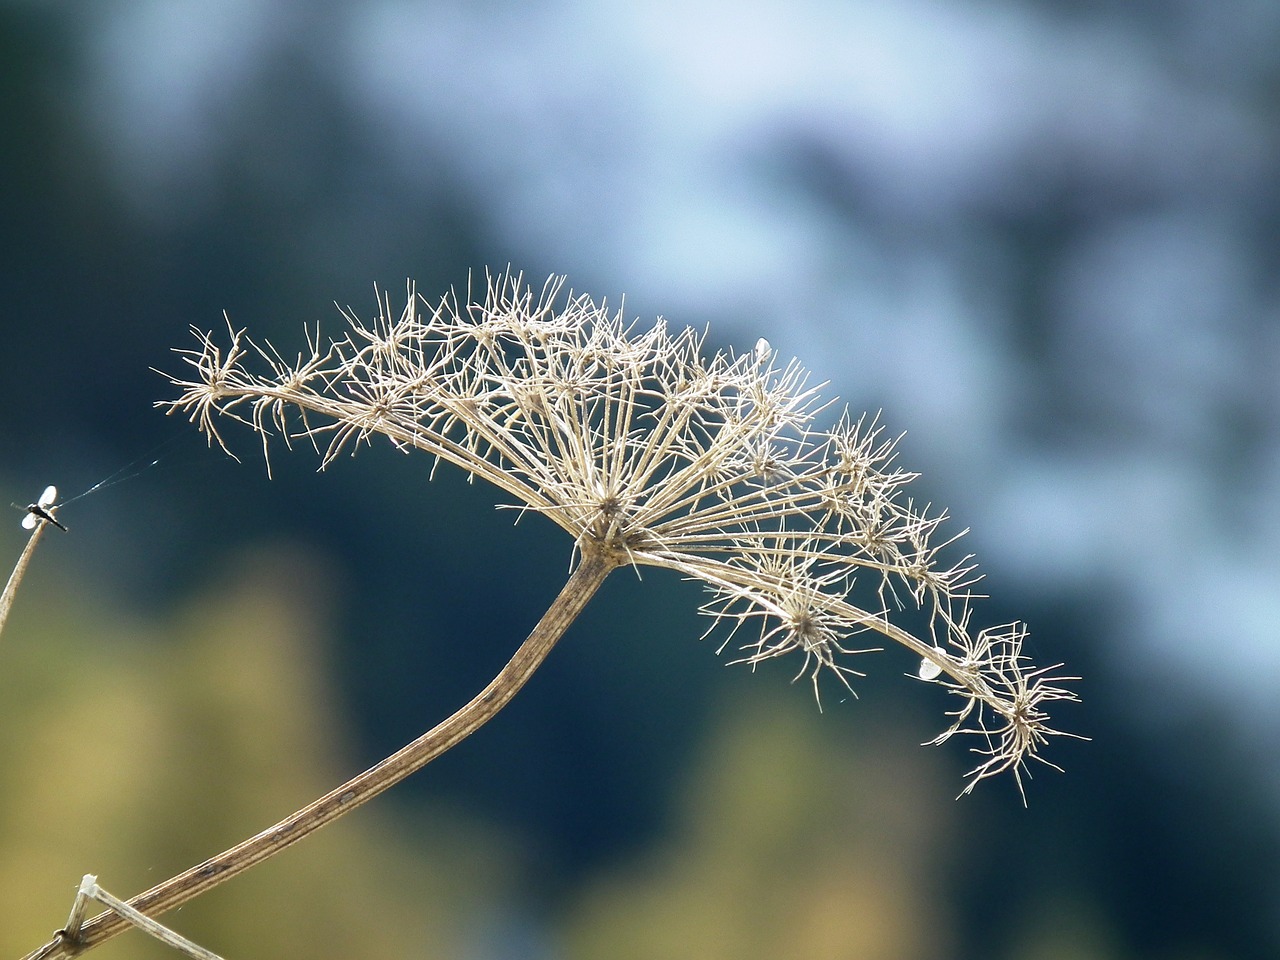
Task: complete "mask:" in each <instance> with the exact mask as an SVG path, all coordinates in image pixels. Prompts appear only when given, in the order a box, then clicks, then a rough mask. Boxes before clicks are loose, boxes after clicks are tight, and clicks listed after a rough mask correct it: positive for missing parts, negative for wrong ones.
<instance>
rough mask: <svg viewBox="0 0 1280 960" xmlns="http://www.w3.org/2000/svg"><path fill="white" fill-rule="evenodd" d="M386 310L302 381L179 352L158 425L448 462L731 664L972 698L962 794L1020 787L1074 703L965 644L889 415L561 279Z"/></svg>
mask: <svg viewBox="0 0 1280 960" xmlns="http://www.w3.org/2000/svg"><path fill="white" fill-rule="evenodd" d="M379 305H380V308H381V309H380V313H379V316H378V317H377V318H376V319H374V320H373V321H372V322H370V323H364V322H361V321H360V320H358V319H357V318H356V317H355V315H354V314H352V313H351V312H350V311H347V312H346V313H345V316H346V320H347V322H348V324H349V330H348V332H347V333H346V335H345V336H344V337H342V338H341V339H337V340H334V341H332V342H330V343H327V344H324V345H322V344H321V341H320V338H319V336H318V334H317V335H315V336H312V337H309V338H308V346H307V350H306V351H304V352H303V353H302V354H300V355H299V356H298V358H297V359H296V360H295V361H293V362H289V361H286V360H285V359H284V358H283V356H282V355H281V354H279V353H278V352H277V351H276V350H275V349H274V348H272V347H270V346H269V345H259V344H256V343H254V342H252V341H251V340H250V339H248V338H247V337H245V336H244V333H243V331H239V332H236V331H230V342H229V344H227V345H226V346H225V347H222V346H219V345H218V342H217V341H216V340H215V339H214V337H213V335H211V334H207V333H200V332H198V331H197V334H196V335H197V338H198V340H199V345H198V347H197V348H196V349H194V350H183V351H179V352H180V353H181V354H182V355H183V358H184V359H185V360H186V362H187V363H188V364H190V366H191V367H192V369H193V370H194V371H195V373H194V376H193V377H191V379H177V378H175V379H174V383H175V384H176V385H177V386H178V387H179V388H180V390H181V393H180V395H179V396H178V398H177V399H175V400H173V401H169V402H167V403H165V404H162V406H166V407H168V408H170V410H171V411H180V412H182V413H184V414H186V415H187V416H189V417H190V419H191V420H192V421H193V422H195V423H197V424H198V425H199V427H200V429H201V430H203V431H204V432H205V433H206V434H207V435H208V437H209V439H210V442H211V443H212V442H217V443H219V444H220V445H222V438H221V436H220V435H219V432H218V427H217V424H216V422H215V418H214V414H215V413H218V414H222V415H226V416H230V417H232V418H234V419H239V420H241V421H243V422H245V423H247V424H249V425H250V426H252V427H253V428H254V429H255V430H257V431H259V432H260V433H261V434H262V435H263V438H264V445H265V443H266V439H265V438H266V437H267V436H268V435H269V434H272V433H275V434H279V435H280V436H282V437H283V438H284V439H285V441H286V442H290V441H292V440H293V439H297V438H305V439H307V440H308V441H309V442H311V443H312V444H314V445H316V446H317V448H318V449H321V450H322V452H323V465H327V464H329V463H330V462H331V461H332V460H333V459H334V458H335V457H336V456H338V455H339V454H340V453H341V452H342V451H343V450H346V449H348V448H352V449H353V448H354V447H355V446H356V445H358V444H359V443H361V442H368V441H370V440H371V439H372V437H373V435H374V434H381V435H383V436H385V437H387V438H388V439H389V440H390V441H391V442H392V443H393V444H395V445H396V446H397V447H399V448H401V449H404V450H411V449H414V448H416V449H419V450H422V451H424V452H426V453H429V454H431V455H433V456H434V457H436V458H437V460H438V461H439V460H443V461H447V462H449V463H452V464H455V465H456V466H458V467H461V468H462V469H463V470H465V471H467V472H468V473H469V474H471V475H472V476H477V477H481V478H483V479H485V480H488V481H489V482H490V483H492V484H494V485H495V486H497V487H499V488H501V489H502V490H503V491H505V492H506V493H507V494H508V495H509V496H511V497H512V498H514V501H515V503H514V504H512V505H513V506H516V507H518V508H519V509H521V510H534V511H537V512H538V513H541V514H544V515H545V516H547V517H548V518H549V519H551V520H552V521H553V522H554V523H556V524H557V525H559V526H560V527H562V528H564V530H565V531H566V532H568V534H569V535H570V536H571V537H572V538H573V541H574V543H575V545H576V549H577V550H578V551H579V552H580V553H581V554H583V555H586V554H590V555H592V556H593V557H605V558H607V559H608V560H609V562H610V563H611V564H613V565H616V566H622V565H636V566H639V565H651V566H658V567H666V568H668V569H671V570H675V571H678V572H679V573H681V574H683V575H684V576H687V577H691V578H695V579H697V580H700V581H702V582H703V583H704V584H705V585H706V587H707V589H708V590H709V591H710V594H711V597H710V599H709V601H708V602H707V603H706V604H705V605H704V607H703V612H704V613H707V614H709V615H710V616H711V617H712V618H713V625H712V629H713V630H714V629H715V628H716V627H717V626H719V627H723V628H726V629H725V633H726V637H725V640H724V643H723V644H722V648H723V646H725V645H728V644H729V643H731V642H733V641H734V640H735V639H736V638H738V637H739V634H742V639H740V640H738V644H739V650H740V651H741V654H740V657H739V660H740V661H741V662H745V663H749V664H752V665H755V664H759V663H762V662H764V661H766V660H770V659H773V658H776V657H783V656H790V655H793V654H794V655H797V656H798V657H799V659H800V661H801V666H800V670H799V673H798V674H797V679H799V678H800V677H806V678H808V679H809V680H810V682H811V683H812V686H813V690H814V693H815V695H817V693H818V690H819V680H820V678H821V677H822V676H824V675H825V676H830V677H833V678H835V680H836V681H837V682H839V683H840V684H842V685H843V686H845V687H847V688H849V689H852V688H851V687H850V678H851V677H853V676H856V675H858V671H857V670H856V669H855V668H854V667H853V666H852V665H851V661H852V659H853V657H854V656H855V655H857V654H859V653H865V652H868V651H867V650H865V649H861V648H858V647H855V645H854V644H853V638H855V637H861V636H863V635H868V634H870V635H876V636H879V637H883V638H888V639H889V640H892V641H894V642H895V643H898V644H900V645H902V646H904V647H906V648H907V649H908V650H909V651H911V653H913V654H914V655H915V657H917V658H919V659H920V661H921V667H920V669H919V671H918V675H919V677H920V679H923V680H930V681H935V682H938V683H940V684H942V685H943V686H944V687H945V688H946V689H947V690H948V691H950V692H951V693H953V694H955V695H956V696H957V697H959V698H960V700H961V705H960V707H959V708H958V709H957V710H955V711H954V712H953V713H952V718H953V722H952V723H951V725H950V727H949V728H948V729H947V731H946V732H945V733H944V734H943V735H942V736H941V737H939V740H943V739H946V738H947V737H949V736H951V735H952V734H955V733H974V734H977V735H978V736H979V737H980V738H982V746H980V747H978V748H977V752H978V753H980V755H981V756H982V757H983V760H982V763H981V764H980V765H979V766H978V767H977V768H976V769H974V770H973V771H972V772H971V779H970V782H969V785H968V787H967V788H966V789H969V788H971V787H972V786H973V783H975V782H976V781H977V780H979V779H981V778H983V777H986V776H989V775H991V774H994V773H996V772H998V771H1000V770H1004V769H1012V770H1013V771H1014V773H1015V776H1018V778H1019V780H1018V782H1019V786H1021V773H1022V772H1024V771H1025V770H1026V761H1027V760H1028V759H1030V758H1033V757H1034V758H1036V759H1040V758H1039V757H1037V755H1036V751H1037V750H1038V748H1039V747H1040V746H1042V745H1043V744H1044V743H1045V742H1046V740H1047V738H1048V737H1050V736H1054V735H1056V731H1054V730H1052V729H1051V728H1050V726H1049V724H1048V717H1047V715H1046V714H1045V712H1044V710H1043V705H1044V704H1046V703H1047V702H1049V701H1052V700H1073V699H1075V697H1074V695H1073V694H1072V693H1070V692H1069V691H1067V690H1065V689H1064V688H1062V687H1061V686H1058V684H1059V683H1061V682H1062V680H1063V679H1064V678H1052V677H1049V676H1047V674H1046V671H1044V670H1036V669H1034V668H1032V667H1031V666H1030V665H1029V664H1027V663H1026V661H1025V659H1024V657H1023V655H1022V652H1021V650H1022V638H1023V636H1024V631H1023V629H1022V628H1021V627H1020V626H1019V625H1016V624H1015V625H1010V626H1006V627H1002V628H997V629H995V630H984V631H980V632H978V633H976V634H974V633H972V632H971V631H970V629H969V627H968V623H969V618H970V602H971V600H972V599H973V597H974V595H973V594H972V593H971V588H972V586H973V584H974V583H975V582H976V580H977V579H978V578H977V576H976V574H975V572H974V566H973V564H972V563H971V562H970V558H968V557H960V558H959V559H958V560H957V561H955V562H946V561H944V560H942V558H941V556H940V554H941V552H942V551H943V549H944V548H945V547H948V546H949V545H950V544H951V542H952V541H953V540H955V539H956V537H949V538H948V537H940V536H939V533H938V531H939V529H940V527H941V526H942V523H943V520H944V518H945V514H943V513H930V512H929V508H928V507H919V506H917V505H916V504H915V503H914V501H913V500H912V499H911V498H910V497H909V496H906V495H904V489H905V488H907V487H909V485H910V483H911V481H912V480H914V479H915V474H912V473H908V472H906V471H904V470H902V469H900V468H898V467H896V466H895V465H894V459H895V454H894V441H893V440H892V439H890V438H886V437H885V436H884V433H883V431H882V429H881V428H880V426H879V424H878V423H877V422H876V420H875V419H868V418H866V417H862V416H858V417H855V416H852V415H851V414H850V413H848V412H847V411H846V412H844V413H842V414H840V415H838V416H836V417H834V420H833V422H831V423H830V424H829V425H828V426H825V427H824V426H821V425H819V424H818V423H817V417H818V416H819V415H820V414H821V413H822V412H823V411H824V410H826V409H827V408H828V407H829V406H830V401H824V400H823V399H822V398H821V397H820V396H819V393H818V389H819V388H816V387H810V386H808V375H807V373H806V371H805V370H804V369H803V367H801V366H800V364H799V363H798V362H796V361H794V360H791V361H788V362H785V363H784V362H781V360H780V358H779V354H778V352H777V350H776V349H775V348H774V347H773V346H772V345H771V344H770V343H769V342H768V341H767V340H764V339H763V338H762V339H760V340H759V341H758V342H757V343H756V345H755V347H754V349H753V350H752V351H751V352H750V353H746V354H743V355H735V354H733V353H715V354H713V355H710V356H708V355H707V354H706V353H705V351H704V342H703V340H704V338H703V335H701V334H699V333H697V332H695V331H693V330H689V329H683V330H677V331H672V330H671V329H669V328H668V327H667V325H666V324H665V323H664V322H661V321H659V322H657V323H655V324H653V325H651V326H648V327H643V328H642V327H639V326H636V325H632V324H628V323H627V322H626V321H625V320H624V318H623V316H622V314H621V313H620V312H612V311H610V310H609V309H608V308H607V307H606V305H605V304H604V303H595V302H593V301H592V300H590V299H588V298H587V297H585V296H580V295H575V294H573V293H572V292H565V291H564V290H563V285H562V280H561V279H559V278H552V279H551V280H550V281H548V283H547V284H546V285H545V286H543V288H542V289H541V291H540V292H535V291H534V290H533V289H532V288H530V287H528V286H526V285H525V284H524V283H523V280H522V278H521V277H520V276H512V275H503V276H500V277H496V278H491V279H490V280H489V281H488V283H487V285H486V289H485V291H484V295H483V296H482V297H480V298H472V297H471V296H470V295H468V296H466V297H464V298H461V299H460V298H458V297H457V296H455V295H453V294H450V295H449V296H446V297H445V298H443V299H442V300H441V301H440V302H439V303H438V304H436V305H434V306H432V305H429V304H427V303H426V302H425V301H423V300H421V299H420V298H419V297H418V296H417V294H416V291H415V289H414V287H413V285H412V284H410V285H409V289H408V297H407V302H406V305H405V307H404V309H403V310H402V311H393V310H392V307H391V302H390V299H389V298H387V297H386V296H385V295H384V296H381V297H380V298H379ZM255 360H256V361H257V363H258V366H259V367H260V368H261V372H255V371H254V370H251V369H250V366H251V364H252V362H253V361H255ZM290 411H294V412H296V413H297V414H298V416H297V417H296V418H295V417H291V416H290V415H289V412H290ZM223 449H226V448H225V445H224V446H223ZM904 608H910V609H913V610H919V611H923V612H924V614H925V620H926V621H927V623H928V627H927V629H926V630H925V631H924V633H923V635H920V636H917V635H916V634H914V633H912V632H910V631H909V630H907V629H906V628H905V627H904V626H902V625H901V624H900V623H899V622H897V620H896V617H897V614H898V612H899V611H902V610H903V609H904ZM919 619H920V618H919V617H918V616H915V617H914V620H915V621H917V622H918V621H919ZM1051 669H1052V668H1051ZM1044 762H1047V761H1044Z"/></svg>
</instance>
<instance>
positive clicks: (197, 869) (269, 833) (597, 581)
mask: <svg viewBox="0 0 1280 960" xmlns="http://www.w3.org/2000/svg"><path fill="white" fill-rule="evenodd" d="M618 565H619V564H618V560H617V559H616V558H615V557H612V556H609V555H607V554H606V553H604V552H592V551H590V550H583V552H582V559H581V562H580V563H579V564H578V567H577V568H576V569H575V570H574V571H573V573H572V574H571V575H570V577H569V580H568V582H567V583H566V584H565V585H564V587H563V588H562V589H561V591H560V593H559V595H558V596H557V597H556V599H555V601H554V602H553V603H552V604H551V606H550V607H549V608H548V610H547V612H546V613H545V614H543V616H542V619H541V620H539V621H538V625H537V626H536V627H534V628H533V632H531V633H530V634H529V636H528V638H527V639H526V640H525V641H524V643H522V644H521V645H520V648H519V649H518V650H516V652H515V654H514V655H513V656H512V658H511V660H510V661H508V663H507V665H506V666H504V667H503V668H502V670H501V671H499V673H498V674H497V676H495V677H494V678H493V680H491V681H490V682H489V685H488V686H486V687H485V688H484V689H483V690H481V691H480V692H479V693H478V694H477V695H476V696H475V697H474V698H473V699H472V700H471V701H470V702H469V703H468V704H467V705H466V706H464V707H462V708H461V709H460V710H458V711H457V712H456V713H454V714H453V715H452V716H450V717H449V718H448V719H446V720H443V721H441V722H440V723H439V724H437V725H436V726H434V727H432V728H431V729H430V730H428V731H427V732H426V733H424V734H423V735H422V736H420V737H419V738H418V739H416V740H414V741H413V742H412V743H410V744H408V745H407V746H404V747H402V748H401V749H400V750H398V751H397V752H395V753H393V754H392V755H391V756H389V757H387V758H386V759H385V760H382V761H380V762H379V763H377V764H375V765H374V766H372V767H370V768H369V769H368V770H366V771H364V772H363V773H361V774H359V775H358V776H356V777H354V778H352V779H351V780H348V781H347V782H346V783H344V784H342V786H340V787H337V788H336V789H334V790H331V791H330V792H329V793H327V794H325V795H324V796H323V797H320V798H319V799H318V800H315V801H313V802H312V803H310V804H308V805H307V806H305V807H303V808H302V809H301V810H298V811H297V812H295V813H292V814H290V815H289V816H287V817H285V818H284V819H283V820H281V821H280V822H279V823H277V824H276V825H275V826H272V827H268V828H267V829H266V830H263V831H262V832H261V833H259V834H257V835H255V836H252V837H250V838H249V839H247V840H244V841H242V842H241V843H238V844H236V845H235V846H234V847H231V848H230V849H228V850H224V851H223V852H222V853H220V854H218V855H217V856H214V857H210V858H209V859H208V860H205V861H204V862H203V863H199V864H197V865H196V866H194V867H191V868H190V869H189V870H186V871H184V872H182V873H180V874H178V875H176V876H174V877H170V878H169V879H168V880H165V881H164V882H163V883H159V884H157V885H156V886H154V887H152V888H151V889H150V890H146V891H144V892H143V893H140V894H138V895H137V896H135V897H133V898H132V899H131V900H129V901H128V905H129V906H130V907H132V908H134V909H135V910H138V911H140V912H142V913H144V914H146V915H147V916H151V917H155V916H159V915H161V914H163V913H165V912H166V911H168V910H172V909H173V908H174V907H177V906H180V905H182V904H184V903H186V902H188V901H189V900H192V899H193V898H195V897H197V896H199V895H200V894H202V893H204V892H205V891H207V890H209V889H211V888H213V887H215V886H217V885H218V884H219V883H222V882H223V881H225V880H230V879H231V878H232V877H234V876H236V875H237V874H240V873H243V872H244V871H245V870H248V869H249V868H250V867H252V866H254V865H255V864H257V863H261V862H262V861H263V860H266V859H267V858H269V857H272V856H274V855H275V854H277V853H279V852H280V851H281V850H283V849H284V848H285V847H287V846H290V845H291V844H294V843H296V842H297V841H299V840H301V839H302V838H303V837H305V836H306V835H307V834H309V833H311V832H312V831H315V830H318V829H319V828H320V827H323V826H324V825H325V824H327V823H329V822H331V821H333V820H336V819H337V818H338V817H340V816H342V815H343V814H345V813H349V812H350V811H352V810H354V809H355V808H356V807H358V806H360V805H361V804H362V803H364V802H366V801H367V800H371V799H373V798H374V797H376V796H377V795H378V794H380V793H382V792H383V791H384V790H386V789H388V788H390V787H392V786H394V785H395V784H397V783H399V782H400V781H401V780H403V779H404V778H405V777H407V776H409V775H410V774H411V773H415V772H416V771H418V770H420V769H422V768H423V767H424V766H426V765H427V764H428V763H430V762H431V761H432V760H434V759H435V758H436V757H438V756H440V755H441V754H442V753H444V752H445V751H447V750H449V749H450V748H451V747H454V746H456V745H457V744H458V743H460V742H461V741H462V740H464V739H466V738H467V737H468V736H470V735H471V734H473V733H475V731H476V730H478V729H480V727H482V726H484V724H485V723H487V722H488V721H489V720H491V719H492V718H493V717H494V715H495V714H497V712H498V711H499V710H501V709H502V708H503V707H504V706H506V705H507V703H508V702H510V700H511V698H512V697H513V696H515V694H516V692H517V691H518V690H519V689H520V688H521V687H523V686H524V684H525V682H526V681H527V680H528V679H529V678H530V677H531V676H532V675H533V672H534V671H535V670H537V669H538V667H539V666H540V665H541V664H542V662H543V661H544V660H545V659H546V658H547V654H549V653H550V652H551V648H552V647H554V646H555V644H556V641H558V640H559V639H560V637H561V636H562V635H563V634H564V632H565V630H567V629H568V627H569V625H570V624H571V623H573V621H574V620H575V619H576V618H577V616H578V614H579V613H581V612H582V609H583V608H584V607H585V606H586V605H587V601H588V600H590V599H591V597H592V596H593V595H594V594H595V592H596V590H597V589H599V587H600V585H601V584H602V583H603V582H604V579H605V577H607V576H608V575H609V573H610V572H611V571H612V570H613V569H614V568H615V567H617V566H618ZM129 928H130V924H129V923H128V921H126V920H125V919H124V918H122V917H121V916H119V915H118V914H116V913H113V912H111V911H107V912H104V913H100V914H98V915H97V916H95V917H93V918H91V919H89V920H87V921H86V922H85V923H84V925H83V926H82V927H81V928H80V933H79V936H78V937H76V938H75V939H74V940H71V939H70V938H69V937H68V936H67V935H66V933H65V932H63V931H59V932H58V933H57V934H56V935H55V936H54V938H53V939H52V940H51V941H49V943H47V944H45V945H44V946H42V947H40V948H39V949H38V950H35V951H33V952H31V953H29V954H27V956H26V957H24V958H23V960H58V958H66V957H74V956H78V955H79V954H81V953H84V952H85V951H87V950H90V949H92V948H93V947H96V946H98V945H99V944H101V943H105V942H106V941H107V940H110V939H111V938H112V937H114V936H116V935H117V934H120V933H123V932H124V931H125V930H128V929H129Z"/></svg>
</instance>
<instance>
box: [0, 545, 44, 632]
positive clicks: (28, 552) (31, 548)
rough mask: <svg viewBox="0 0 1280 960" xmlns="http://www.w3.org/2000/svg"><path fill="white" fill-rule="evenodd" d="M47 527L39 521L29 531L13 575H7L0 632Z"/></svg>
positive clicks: (1, 596)
mask: <svg viewBox="0 0 1280 960" xmlns="http://www.w3.org/2000/svg"><path fill="white" fill-rule="evenodd" d="M47 526H48V524H47V523H45V521H43V520H41V521H40V522H39V523H37V524H36V528H35V529H34V530H32V531H31V537H30V539H28V540H27V545H26V546H25V547H23V549H22V556H20V557H18V562H17V563H16V564H14V567H13V573H11V574H9V582H8V583H6V584H5V585H4V592H3V593H0V632H2V631H3V630H4V622H5V621H6V620H8V619H9V608H10V607H12V606H13V598H14V595H15V594H16V593H17V592H18V584H20V583H22V577H23V575H24V574H25V573H26V572H27V564H28V563H30V562H31V556H32V554H34V553H35V552H36V544H37V543H39V542H40V538H41V537H42V536H43V535H44V528H45V527H47Z"/></svg>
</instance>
